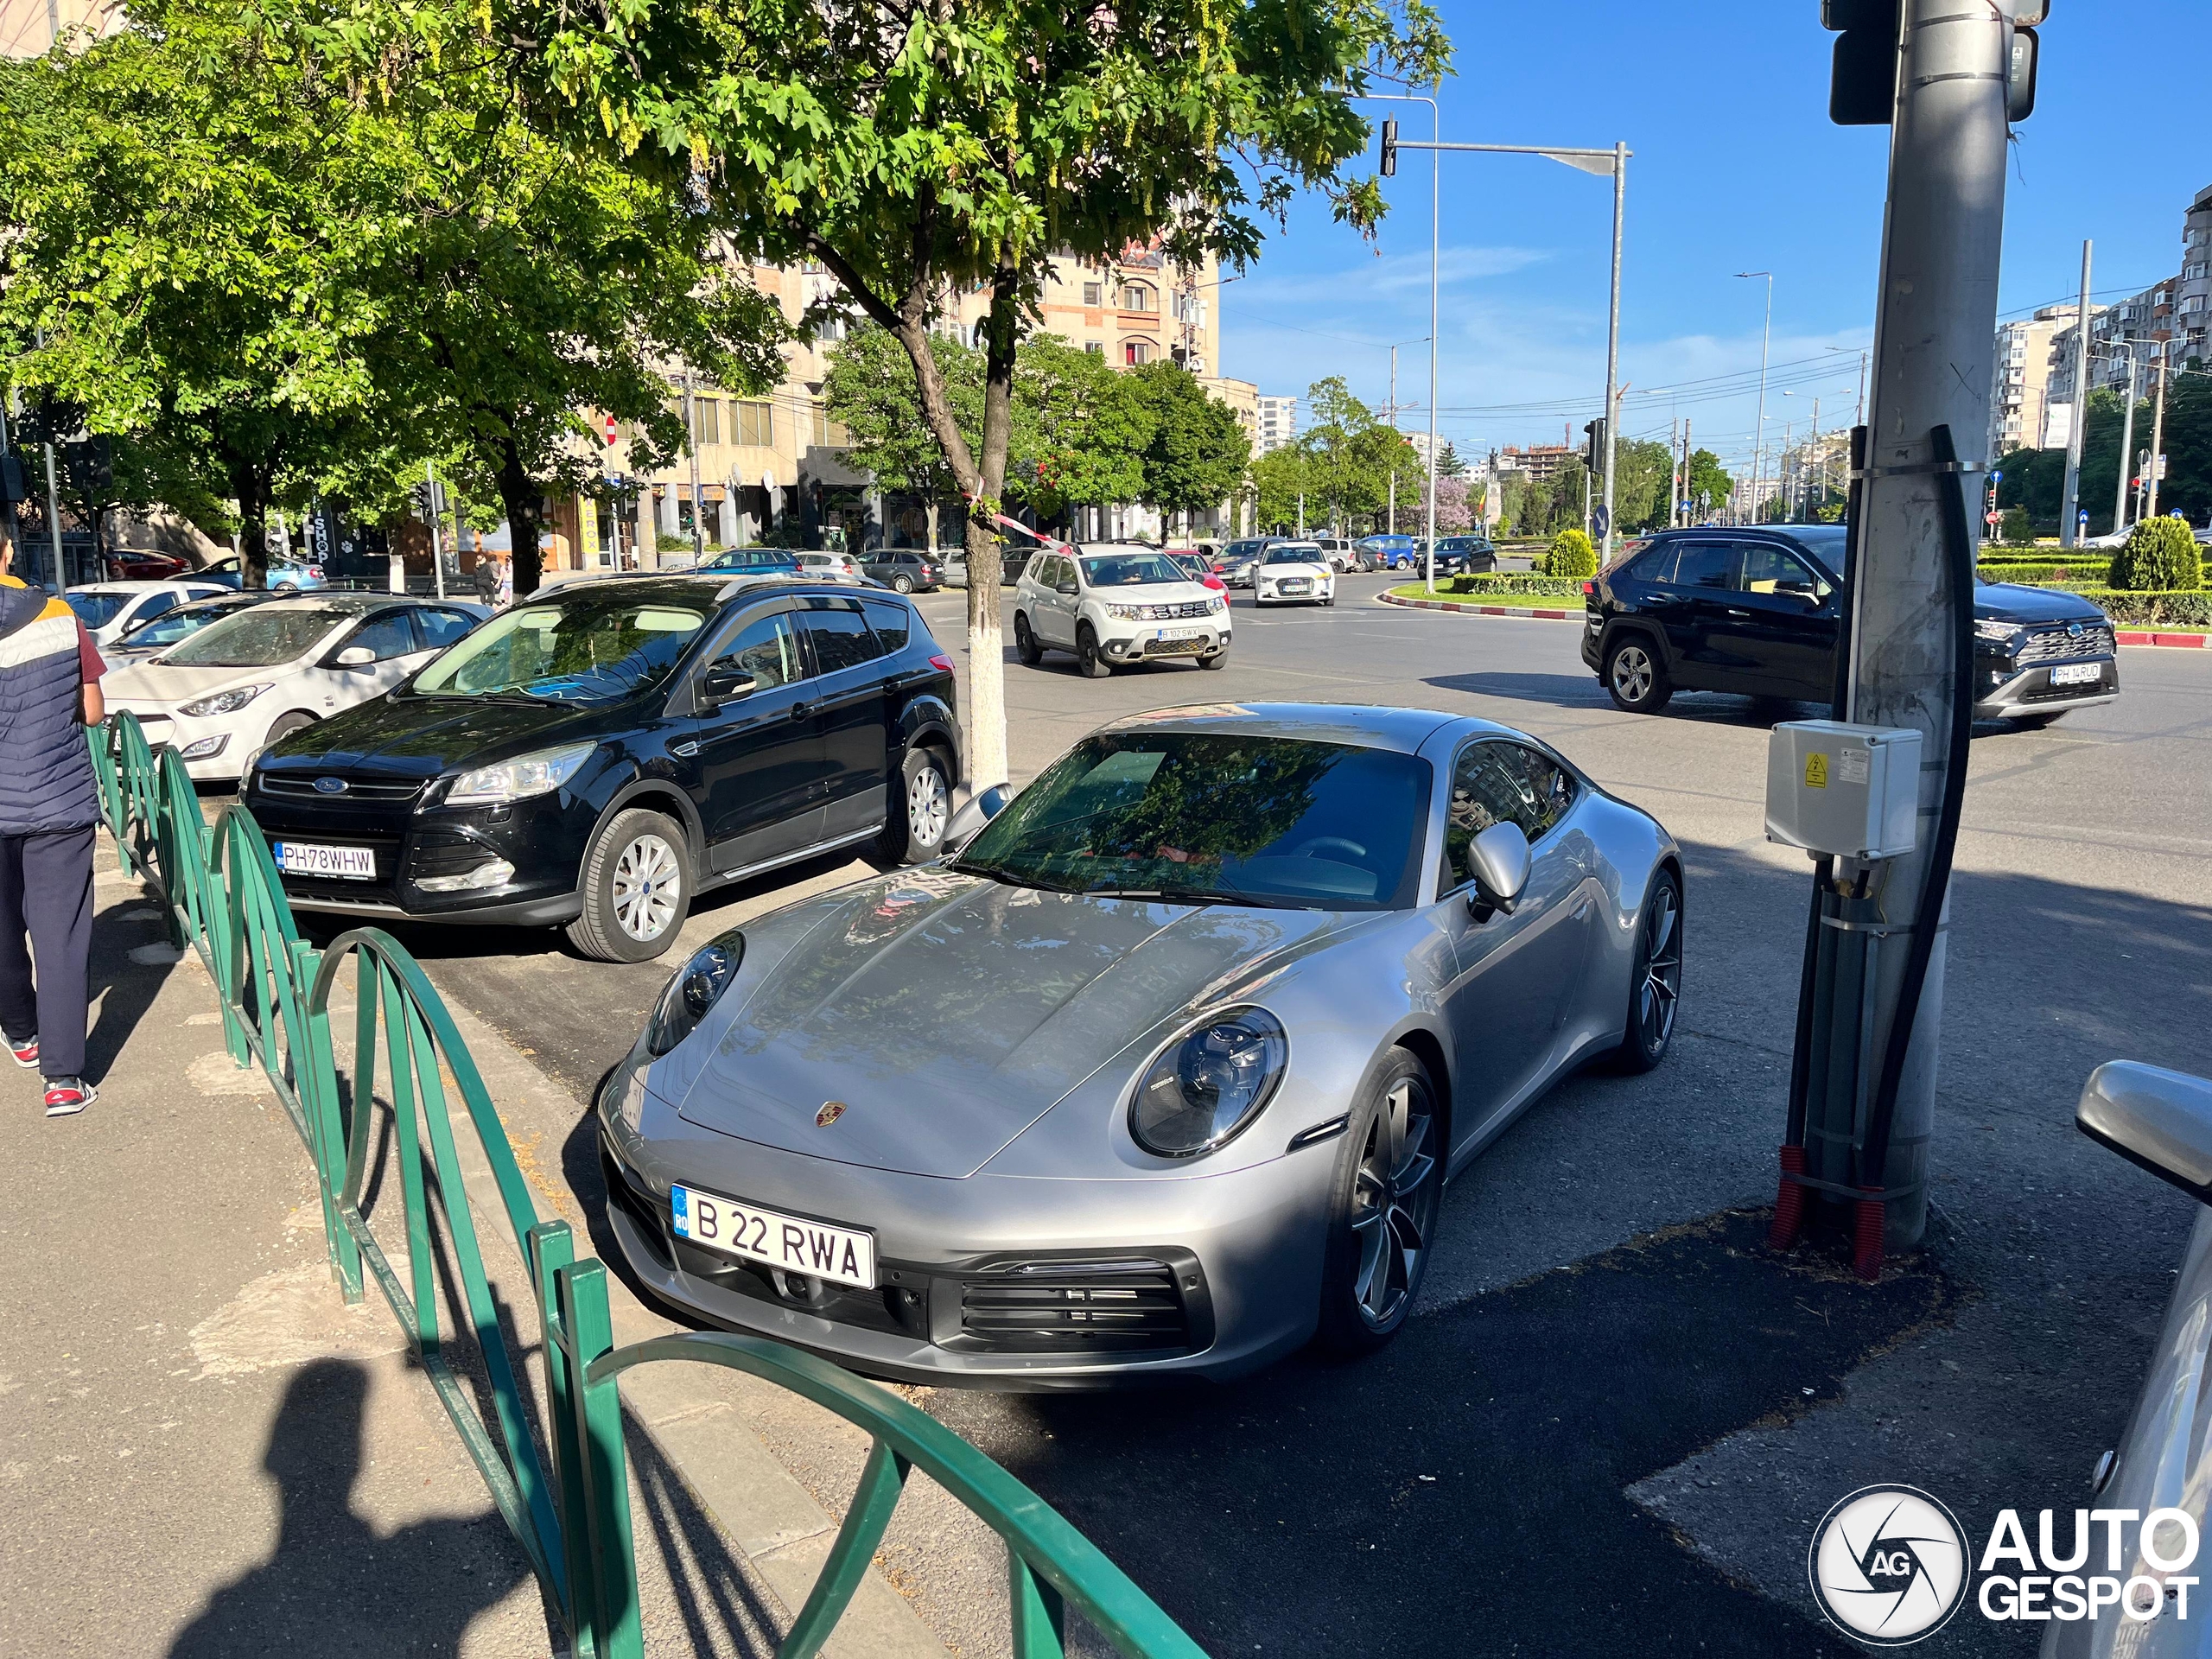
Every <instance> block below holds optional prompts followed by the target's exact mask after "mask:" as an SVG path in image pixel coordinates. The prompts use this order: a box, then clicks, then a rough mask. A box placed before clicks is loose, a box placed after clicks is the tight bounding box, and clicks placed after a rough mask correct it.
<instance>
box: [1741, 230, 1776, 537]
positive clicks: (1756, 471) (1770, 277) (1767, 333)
mask: <svg viewBox="0 0 2212 1659" xmlns="http://www.w3.org/2000/svg"><path fill="white" fill-rule="evenodd" d="M1736 275H1737V276H1738V277H1765V278H1766V324H1765V327H1763V328H1762V329H1761V330H1760V332H1759V421H1758V432H1757V434H1756V435H1754V436H1753V437H1752V439H1751V522H1752V523H1753V524H1757V523H1758V518H1759V514H1760V513H1761V512H1763V511H1764V505H1763V503H1762V502H1761V500H1760V498H1759V481H1760V480H1761V479H1762V478H1763V477H1764V472H1763V470H1762V469H1763V468H1764V466H1765V463H1766V360H1767V353H1768V350H1769V348H1770V347H1771V346H1773V344H1774V273H1773V272H1772V271H1770V270H1739V271H1738V272H1737V273H1736Z"/></svg>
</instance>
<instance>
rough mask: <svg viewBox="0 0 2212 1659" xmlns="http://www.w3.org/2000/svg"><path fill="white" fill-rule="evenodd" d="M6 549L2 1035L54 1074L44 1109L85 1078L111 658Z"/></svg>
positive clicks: (0, 818)
mask: <svg viewBox="0 0 2212 1659" xmlns="http://www.w3.org/2000/svg"><path fill="white" fill-rule="evenodd" d="M10 563H12V560H11V559H10V556H8V555H7V554H5V553H0V1033H4V1034H5V1036H6V1038H7V1041H8V1052H9V1053H10V1054H11V1055H13V1056H14V1057H15V1061H16V1065H20V1066H22V1067H23V1068H24V1069H25V1070H26V1071H29V1070H35V1071H39V1072H40V1073H41V1075H42V1076H43V1077H44V1079H45V1083H46V1115H47V1116H48V1117H68V1116H73V1115H74V1114H76V1113H78V1112H81V1111H83V1110H84V1109H85V1108H86V1107H87V1106H89V1105H91V1104H92V1102H93V1100H94V1099H95V1098H96V1097H97V1095H98V1091H97V1090H94V1089H93V1087H92V1084H90V1083H88V1082H87V1081H86V1078H85V1034H86V1029H85V1028H86V1011H87V1007H88V1006H89V1004H90V1002H91V1001H92V995H91V982H90V969H89V963H90V958H91V955H92V837H93V830H94V828H95V826H96V825H97V824H98V823H99V816H100V814H99V791H98V789H97V787H96V786H95V785H94V783H93V780H92V755H91V753H90V752H89V751H88V750H87V749H86V744H85V734H84V731H83V728H85V727H86V726H92V725H96V724H98V723H99V720H100V718H101V717H102V715H105V713H106V705H105V702H104V700H103V699H102V697H101V696H100V684H99V681H100V675H101V674H102V673H103V672H104V671H105V664H103V663H102V662H101V661H100V654H99V652H98V651H97V650H96V649H94V647H93V645H92V636H91V635H90V634H88V633H86V632H85V628H84V625H83V624H82V623H80V622H79V621H78V620H77V616H76V613H75V612H73V611H72V610H71V609H70V608H69V607H68V606H67V605H65V604H64V603H62V601H60V600H59V599H56V598H54V597H52V596H50V595H48V594H47V593H45V592H44V591H43V590H42V589H40V588H29V587H26V586H24V585H23V583H22V582H19V581H17V580H16V578H15V577H14V576H13V575H10V574H9V573H8V567H9V565H10Z"/></svg>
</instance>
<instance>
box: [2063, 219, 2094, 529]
mask: <svg viewBox="0 0 2212 1659" xmlns="http://www.w3.org/2000/svg"><path fill="white" fill-rule="evenodd" d="M2074 319H2075V321H2074V424H2073V429H2072V430H2071V431H2069V433H2068V434H2067V438H2066V505H2065V507H2064V509H2063V511H2062V512H2060V513H2059V516H2058V544H2059V545H2060V546H2061V547H2072V546H2073V545H2074V544H2075V541H2076V540H2077V539H2078V537H2077V536H2076V534H2075V519H2076V518H2079V517H2080V512H2081V505H2082V428H2084V427H2086V426H2087V425H2088V423H2089V243H2088V238H2086V237H2085V238H2082V301H2081V304H2080V306H2079V307H2078V308H2076V310H2075V313H2074Z"/></svg>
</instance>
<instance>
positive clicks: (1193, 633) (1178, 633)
mask: <svg viewBox="0 0 2212 1659" xmlns="http://www.w3.org/2000/svg"><path fill="white" fill-rule="evenodd" d="M1205 633H1206V631H1205V629H1204V628H1162V629H1160V631H1159V632H1157V633H1155V634H1154V635H1153V638H1154V639H1205Z"/></svg>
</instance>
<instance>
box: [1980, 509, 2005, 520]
mask: <svg viewBox="0 0 2212 1659" xmlns="http://www.w3.org/2000/svg"><path fill="white" fill-rule="evenodd" d="M1981 516H1982V517H1983V518H1986V519H1988V520H1989V522H1990V523H1991V524H2003V523H2004V522H2005V515H2004V514H2003V513H2001V512H1998V511H1997V510H1996V508H1994V507H1992V508H1991V509H1990V510H1989V511H1988V512H1985V513H1983V514H1982V515H1981Z"/></svg>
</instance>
